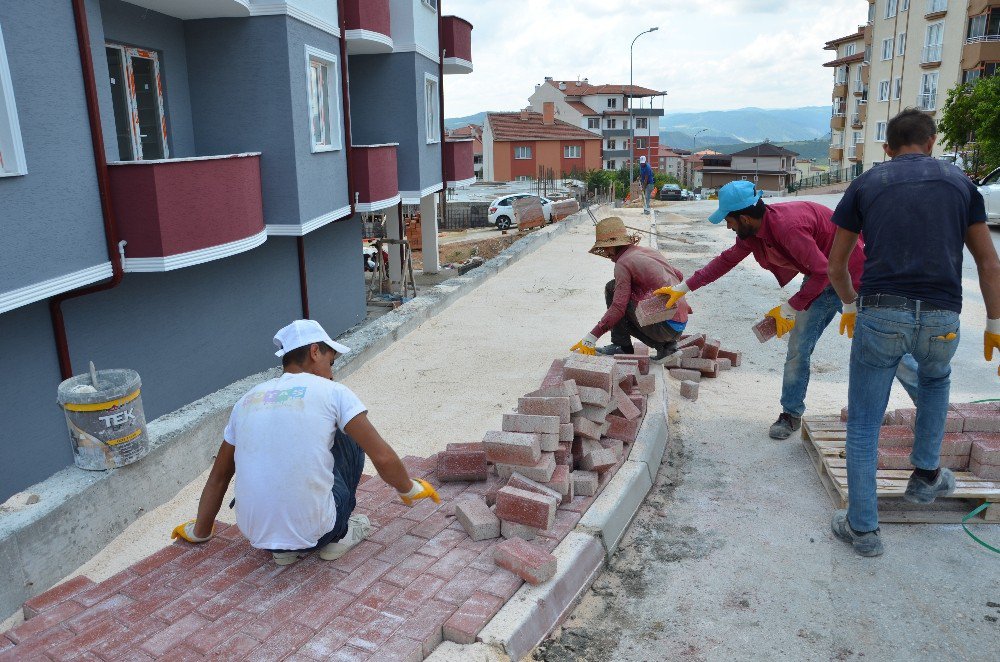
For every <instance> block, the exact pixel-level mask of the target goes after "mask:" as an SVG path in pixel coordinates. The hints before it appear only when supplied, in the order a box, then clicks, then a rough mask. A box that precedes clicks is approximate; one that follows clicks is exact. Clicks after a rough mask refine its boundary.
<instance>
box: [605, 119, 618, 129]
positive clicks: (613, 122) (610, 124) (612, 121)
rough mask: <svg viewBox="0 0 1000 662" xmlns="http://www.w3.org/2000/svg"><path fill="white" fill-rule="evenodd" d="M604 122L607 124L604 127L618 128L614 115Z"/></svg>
mask: <svg viewBox="0 0 1000 662" xmlns="http://www.w3.org/2000/svg"><path fill="white" fill-rule="evenodd" d="M606 124H607V126H606V127H605V128H607V129H617V128H618V121H617V120H616V119H615V118H614V117H609V118H608V121H607V122H606Z"/></svg>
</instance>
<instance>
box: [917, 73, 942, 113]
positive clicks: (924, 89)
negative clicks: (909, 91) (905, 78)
mask: <svg viewBox="0 0 1000 662" xmlns="http://www.w3.org/2000/svg"><path fill="white" fill-rule="evenodd" d="M937 88H938V72H936V71H934V72H931V73H928V74H924V75H922V76H921V77H920V94H918V95H917V107H918V108H919V109H920V110H934V109H935V108H937Z"/></svg>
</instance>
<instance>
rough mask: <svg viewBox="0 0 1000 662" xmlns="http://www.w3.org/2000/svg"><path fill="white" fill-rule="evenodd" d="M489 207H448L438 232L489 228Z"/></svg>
mask: <svg viewBox="0 0 1000 662" xmlns="http://www.w3.org/2000/svg"><path fill="white" fill-rule="evenodd" d="M489 214H490V209H489V205H476V206H470V207H452V206H450V205H449V206H448V211H447V212H446V213H445V215H444V219H443V221H442V223H441V226H440V227H439V228H438V229H439V230H468V229H469V228H488V227H490V215H489Z"/></svg>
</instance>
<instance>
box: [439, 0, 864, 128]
mask: <svg viewBox="0 0 1000 662" xmlns="http://www.w3.org/2000/svg"><path fill="white" fill-rule="evenodd" d="M442 9H443V10H444V12H445V13H446V14H455V15H458V16H461V17H462V18H465V19H467V20H469V21H471V22H472V24H473V25H474V30H473V33H472V49H473V51H472V53H473V62H474V66H475V71H474V73H472V74H468V75H464V76H463V75H454V76H448V77H446V79H445V107H446V108H445V111H446V115H447V116H448V117H457V116H461V115H469V114H472V113H475V112H479V111H482V110H512V109H516V108H521V107H523V106H525V105H526V104H527V101H528V97H529V96H530V95H531V93H532V92H533V91H534V88H535V84H536V83H541V82H542V80H543V78H544V77H545V76H553V77H555V78H560V79H561V78H565V79H575V78H576V77H577V76H579V77H588V78H590V81H591V82H592V83H623V82H628V78H629V44H630V42H631V41H632V39H633V38H634V37H635V35H636V34H638V33H639V32H641V31H642V30H643V29H644V26H645V27H653V26H658V27H659V30H658V31H657V32H654V33H651V34H648V35H643V36H642V37H641V38H640V39H639V40H638V41H636V43H635V48H634V80H635V82H636V84H640V85H645V86H647V87H651V88H654V89H660V90H666V91H668V93H669V96H668V97H667V100H666V108H667V109H668V110H670V109H671V108H704V109H727V108H740V107H745V106H759V107H763V108H782V107H794V106H806V105H821V104H827V103H829V102H830V91H831V86H832V73H831V71H830V70H829V69H825V68H823V67H822V64H823V62H826V61H828V60H831V59H833V58H832V54H831V53H830V52H829V51H824V50H823V44H824V43H825V42H826V41H828V40H830V39H833V38H835V37H839V36H843V35H845V34H849V33H850V32H853V31H854V30H856V29H857V27H858V25H859V24H861V23H863V22H864V21H865V19H866V17H867V5H865V3H863V2H860V0H797V1H795V2H793V1H791V0H669V1H668V0H645V1H643V0H619V1H618V2H608V1H607V0H573V1H572V2H565V0H560V1H556V0H503V1H498V0H443V7H442Z"/></svg>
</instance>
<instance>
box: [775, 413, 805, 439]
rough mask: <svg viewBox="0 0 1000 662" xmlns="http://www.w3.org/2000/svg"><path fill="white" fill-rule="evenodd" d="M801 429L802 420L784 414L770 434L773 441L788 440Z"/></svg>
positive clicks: (779, 417)
mask: <svg viewBox="0 0 1000 662" xmlns="http://www.w3.org/2000/svg"><path fill="white" fill-rule="evenodd" d="M800 427H802V419H801V418H799V417H798V416H792V415H791V414H786V413H784V412H782V413H781V415H780V416H778V420H776V421H775V422H774V425H772V426H771V430H770V431H769V432H768V434H770V435H771V439H788V438H789V437H791V436H792V433H793V432H795V431H796V430H798V429H799V428H800Z"/></svg>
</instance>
